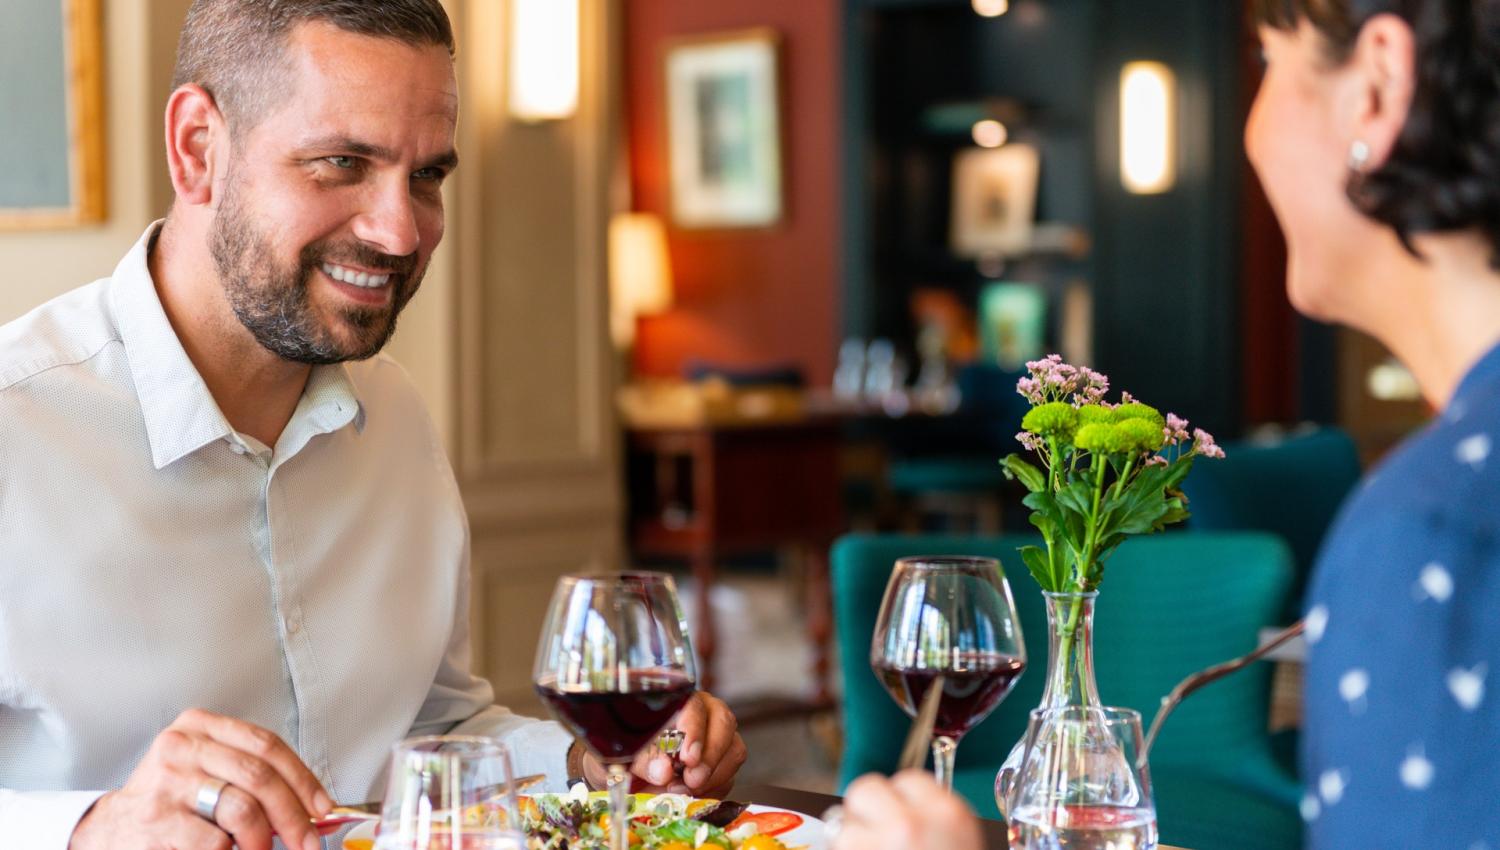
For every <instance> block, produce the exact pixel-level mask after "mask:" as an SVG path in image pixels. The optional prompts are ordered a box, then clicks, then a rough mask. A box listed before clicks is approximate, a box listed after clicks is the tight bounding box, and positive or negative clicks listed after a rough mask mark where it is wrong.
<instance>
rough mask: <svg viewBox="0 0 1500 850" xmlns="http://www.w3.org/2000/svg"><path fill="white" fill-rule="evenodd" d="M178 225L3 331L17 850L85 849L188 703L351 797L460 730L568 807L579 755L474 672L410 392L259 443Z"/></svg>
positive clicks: (321, 398)
mask: <svg viewBox="0 0 1500 850" xmlns="http://www.w3.org/2000/svg"><path fill="white" fill-rule="evenodd" d="M156 227H157V225H153V226H152V228H151V229H150V230H148V231H147V233H146V235H145V236H143V237H142V239H141V241H140V242H139V243H137V244H136V246H135V247H134V248H133V249H132V250H131V251H130V253H129V254H128V255H127V256H126V257H125V259H124V260H123V261H122V262H121V263H120V265H119V267H118V268H116V269H115V273H114V275H113V276H112V277H110V278H106V279H104V280H100V281H97V282H95V283H93V284H90V285H88V286H85V287H83V288H81V289H77V290H74V291H73V292H70V293H68V294H66V295H63V296H61V297H59V298H57V299H55V300H53V301H51V302H49V303H48V304H45V305H43V306H42V307H40V308H38V309H37V310H35V311H33V312H31V313H29V314H28V315H26V316H24V317H22V318H20V319H18V320H16V321H14V322H11V323H10V324H7V325H5V326H3V327H0V848H7V850H8V848H11V847H15V848H26V850H65V848H66V847H67V843H68V839H69V836H70V835H71V833H72V830H73V827H74V825H75V824H76V822H77V820H78V818H79V817H81V816H82V814H83V813H84V812H85V811H86V810H87V808H88V807H89V806H90V805H91V804H92V803H93V801H94V800H95V799H96V798H97V797H98V795H99V794H100V793H102V792H104V791H106V790H110V789H115V788H119V787H120V786H121V785H123V783H124V782H125V780H126V778H127V777H128V776H129V775H130V773H131V771H132V770H133V769H134V767H135V765H136V764H137V762H139V760H140V759H141V757H142V756H143V755H144V754H145V752H146V750H147V748H148V747H149V746H150V744H151V741H152V739H153V738H155V736H156V735H157V734H158V733H159V732H161V731H162V729H164V728H165V727H166V726H167V725H168V724H170V723H171V722H172V720H173V719H174V718H176V716H177V715H178V714H179V713H181V712H182V711H183V710H184V709H187V708H189V707H200V708H205V709H208V710H210V711H215V712H220V713H223V714H228V715H232V716H234V717H238V718H241V719H243V720H246V721H248V722H251V723H254V724H257V725H260V726H264V727H266V728H268V729H271V730H272V731H275V732H276V733H278V734H280V735H281V737H282V738H283V739H285V740H286V741H287V743H289V744H290V745H291V746H292V747H293V748H295V749H296V750H297V752H298V753H299V754H300V755H301V757H302V759H303V760H304V761H305V762H306V763H307V765H308V767H310V768H311V769H312V771H313V773H315V774H316V775H317V776H318V778H319V779H320V780H322V782H323V784H324V786H325V787H326V788H327V789H328V791H329V793H330V794H332V795H333V798H334V799H335V800H342V801H360V800H366V799H373V798H377V797H379V796H380V793H381V791H382V790H383V789H382V788H380V787H379V782H380V777H381V774H382V770H383V768H384V766H385V762H386V758H387V754H388V752H389V748H390V746H391V744H392V743H394V742H395V741H397V740H399V739H401V738H402V737H405V736H407V735H412V734H436V733H443V732H449V731H461V732H465V733H470V734H493V735H497V736H499V737H501V738H503V739H505V740H506V741H507V742H508V743H509V744H510V745H511V748H512V750H513V752H514V753H515V757H516V761H517V769H518V770H519V771H520V772H521V773H547V774H548V775H549V777H550V778H551V779H552V780H553V783H554V785H556V786H558V787H560V786H561V784H562V782H563V781H564V779H565V771H566V765H565V761H566V751H567V748H568V746H569V744H570V743H571V738H570V737H569V736H568V735H567V733H565V732H564V731H563V730H562V729H561V728H560V727H558V726H557V725H556V724H553V723H544V722H541V721H536V720H531V719H528V718H522V717H518V716H516V715H513V714H511V713H510V712H509V711H507V710H506V709H503V708H499V707H496V706H493V705H492V704H491V703H492V699H493V694H492V691H491V688H490V686H489V684H488V683H487V682H485V681H484V680H483V679H479V678H476V677H475V676H473V675H472V674H471V673H470V672H469V659H470V655H469V634H468V616H467V612H468V604H469V603H468V583H469V581H468V566H469V539H468V526H467V522H466V519H465V514H464V509H463V504H462V502H461V500H460V497H459V492H458V487H457V485H456V483H455V481H454V478H453V474H452V469H451V467H450V465H449V463H448V461H447V458H446V457H445V455H444V453H443V450H442V447H441V445H440V443H439V441H438V438H437V435H436V432H435V430H434V428H433V426H432V423H431V421H430V419H429V418H428V416H427V414H426V412H425V408H424V407H423V404H422V401H421V399H420V398H419V396H418V394H417V392H416V391H415V389H414V388H413V386H412V385H411V382H410V380H409V379H408V378H407V376H406V374H405V373H404V372H403V371H402V370H401V368H400V367H399V366H398V365H397V364H396V363H395V362H394V361H392V360H391V359H389V358H387V357H383V356H381V357H376V358H374V359H371V360H368V361H365V362H361V363H350V364H346V365H338V366H323V367H316V368H314V369H313V371H312V375H311V377H310V379H309V381H308V384H307V387H306V389H305V391H304V393H303V396H302V399H301V401H300V403H299V404H298V405H297V409H296V412H295V413H294V414H293V415H292V418H291V421H290V422H289V423H288V425H287V427H286V429H285V430H284V431H283V432H282V435H281V437H280V439H279V441H278V442H277V444H276V445H275V446H274V447H269V448H268V447H266V446H263V445H260V444H259V443H257V442H256V441H254V440H253V439H251V438H248V437H245V436H241V435H239V434H237V433H236V432H235V431H234V429H233V428H232V427H231V426H230V424H229V422H228V421H227V420H225V418H224V415H223V413H222V412H220V410H219V407H218V405H217V404H216V403H215V402H214V399H213V397H212V396H211V395H210V394H209V391H208V388H207V387H206V386H205V385H204V383H203V380H202V378H201V377H200V376H199V374H198V372H197V371H196V370H195V369H194V367H193V364H192V362H191V361H190V360H189V359H188V357H187V354H186V353H185V352H184V350H183V348H182V345H181V343H180V342H179V341H178V339H177V336H176V334H175V333H174V332H173V330H172V327H171V325H170V324H169V323H168V321H167V317H166V314H165V312H164V311H163V309H162V306H161V302H160V300H159V299H158V297H157V294H156V289H155V286H154V285H153V283H152V280H151V277H150V273H149V271H148V268H147V263H146V258H147V251H148V246H149V245H150V242H151V239H152V236H153V234H154V233H155V232H156ZM514 651H516V652H522V653H530V651H531V647H529V646H528V647H515V648H514ZM460 724H461V725H460Z"/></svg>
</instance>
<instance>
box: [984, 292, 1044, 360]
mask: <svg viewBox="0 0 1500 850" xmlns="http://www.w3.org/2000/svg"><path fill="white" fill-rule="evenodd" d="M1047 307H1048V305H1047V292H1046V290H1045V289H1044V288H1043V287H1042V286H1040V285H1038V284H1035V283H1024V282H1001V283H992V284H989V285H988V286H986V287H985V288H984V289H983V290H982V291H981V292H980V294H979V339H980V350H981V352H982V355H983V357H984V359H985V360H986V361H987V362H990V363H994V364H996V365H998V366H1000V367H1001V368H1002V369H1007V370H1010V371H1020V370H1021V369H1023V368H1025V366H1026V363H1027V361H1029V360H1040V359H1042V357H1043V356H1045V354H1046V350H1047V319H1048V316H1047V313H1048V310H1047Z"/></svg>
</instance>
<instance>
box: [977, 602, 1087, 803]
mask: <svg viewBox="0 0 1500 850" xmlns="http://www.w3.org/2000/svg"><path fill="white" fill-rule="evenodd" d="M1042 596H1043V598H1045V599H1046V602H1047V683H1046V687H1045V689H1044V690H1043V691H1042V701H1041V702H1040V703H1039V704H1038V705H1037V708H1064V707H1067V706H1090V707H1098V706H1100V705H1101V704H1102V703H1100V701H1099V686H1098V685H1097V684H1095V682H1094V601H1095V600H1096V599H1097V598H1098V596H1099V594H1098V593H1097V592H1093V593H1048V592H1045V591H1044V592H1043V593H1042ZM1024 744H1025V741H1024V740H1023V741H1017V742H1016V745H1015V746H1014V747H1012V748H1011V751H1010V755H1009V756H1007V757H1006V759H1005V763H1004V764H1003V765H1001V767H1000V772H999V773H997V774H995V805H996V806H998V807H999V809H1000V814H1001V816H1002V817H1008V816H1009V808H1008V801H1009V800H1010V797H1011V792H1012V791H1013V790H1014V784H1015V781H1016V775H1017V772H1018V771H1019V770H1020V768H1021V757H1022V755H1023V751H1024V749H1025V747H1024Z"/></svg>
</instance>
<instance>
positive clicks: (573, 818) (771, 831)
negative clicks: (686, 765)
mask: <svg viewBox="0 0 1500 850" xmlns="http://www.w3.org/2000/svg"><path fill="white" fill-rule="evenodd" d="M747 808H748V807H747V806H745V804H743V803H734V802H729V801H721V800H700V799H696V798H693V797H688V796H684V795H681V794H656V795H652V794H634V795H631V797H630V824H629V827H628V828H629V831H630V832H629V836H630V846H631V847H632V848H637V847H638V848H641V850H699V848H706V850H796V848H791V847H788V846H787V845H785V844H783V843H782V842H781V841H780V840H779V839H778V838H776V836H777V835H780V834H782V833H785V832H789V831H791V830H793V829H796V828H797V827H798V826H800V825H801V824H802V822H803V819H802V817H800V816H799V815H796V814H793V813H791V812H784V811H768V812H758V813H751V812H749V811H747ZM521 820H522V827H523V828H524V829H525V831H526V834H527V835H528V836H530V850H607V848H608V847H609V827H610V822H609V800H608V798H607V795H605V794H603V793H600V792H595V793H592V794H591V793H586V792H584V791H583V790H582V789H581V788H579V789H575V790H574V792H573V793H570V794H539V795H536V796H533V797H523V798H521Z"/></svg>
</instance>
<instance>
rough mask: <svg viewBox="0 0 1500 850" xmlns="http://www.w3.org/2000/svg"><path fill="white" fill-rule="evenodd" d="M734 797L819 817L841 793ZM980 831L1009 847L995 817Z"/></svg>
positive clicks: (991, 848)
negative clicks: (837, 794) (836, 794)
mask: <svg viewBox="0 0 1500 850" xmlns="http://www.w3.org/2000/svg"><path fill="white" fill-rule="evenodd" d="M733 796H734V798H735V799H737V800H743V801H745V802H749V803H759V804H761V805H763V806H775V807H777V808H782V809H789V810H791V811H794V812H800V813H802V814H805V815H811V816H812V817H815V818H816V817H822V815H823V813H824V812H826V811H828V809H829V808H830V807H832V806H836V805H838V804H839V803H841V802H843V798H842V797H835V796H834V795H832V794H820V793H818V792H816V791H801V790H797V789H795V788H782V787H780V786H776V785H746V786H742V787H737V788H735V789H734V794H733ZM979 826H980V832H981V834H982V835H983V836H984V846H985V848H986V850H1005V848H1007V847H1009V846H1010V844H1009V841H1008V840H1007V839H1006V831H1005V824H1004V823H1002V822H1001V821H996V820H981V821H980V824H979ZM1157 850H1184V848H1181V847H1173V846H1171V845H1168V844H1158V845H1157Z"/></svg>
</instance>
